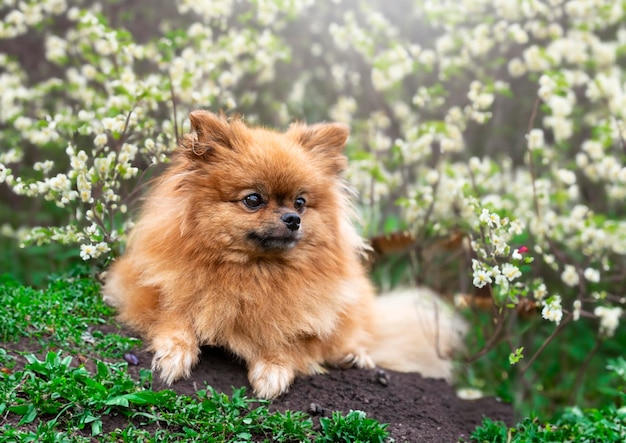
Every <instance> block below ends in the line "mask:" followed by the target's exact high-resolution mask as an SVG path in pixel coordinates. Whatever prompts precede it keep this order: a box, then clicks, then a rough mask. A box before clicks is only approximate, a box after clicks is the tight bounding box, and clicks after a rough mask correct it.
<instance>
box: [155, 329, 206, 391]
mask: <svg viewBox="0 0 626 443" xmlns="http://www.w3.org/2000/svg"><path fill="white" fill-rule="evenodd" d="M152 349H153V350H154V357H153V359H152V370H153V371H160V375H161V379H162V380H163V381H164V382H165V383H166V384H168V385H171V384H172V383H173V382H175V381H176V380H178V379H180V378H187V377H189V375H190V374H191V369H192V368H193V366H194V365H195V364H196V363H197V362H198V356H199V353H200V349H198V347H197V346H196V345H195V344H193V345H190V344H188V343H186V342H185V341H184V340H183V339H182V337H173V338H161V339H157V340H154V342H153V344H152Z"/></svg>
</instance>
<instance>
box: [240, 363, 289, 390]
mask: <svg viewBox="0 0 626 443" xmlns="http://www.w3.org/2000/svg"><path fill="white" fill-rule="evenodd" d="M294 378H295V372H294V370H293V369H292V368H290V367H287V366H283V365H279V364H275V363H269V362H267V361H257V362H255V363H254V364H252V365H251V366H250V369H249V371H248V380H249V381H250V384H251V385H252V389H253V390H254V393H255V395H257V396H258V397H260V398H266V399H273V398H276V397H278V396H279V395H280V394H283V393H285V392H287V391H288V390H289V386H290V385H291V382H292V381H293V379H294Z"/></svg>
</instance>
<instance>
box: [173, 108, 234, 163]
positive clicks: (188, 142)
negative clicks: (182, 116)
mask: <svg viewBox="0 0 626 443" xmlns="http://www.w3.org/2000/svg"><path fill="white" fill-rule="evenodd" d="M189 122H190V123H191V132H190V133H189V134H185V135H184V136H183V138H182V139H181V141H180V147H181V148H182V150H183V152H184V153H185V155H187V156H188V157H189V158H191V159H198V158H200V159H204V160H208V159H209V158H210V157H211V156H212V154H213V152H214V151H215V149H218V148H220V147H224V148H228V149H232V148H233V147H232V145H231V139H232V131H231V127H230V125H229V123H228V120H227V119H226V117H225V116H223V115H216V114H214V113H212V112H209V111H204V110H197V111H192V112H191V113H190V114H189Z"/></svg>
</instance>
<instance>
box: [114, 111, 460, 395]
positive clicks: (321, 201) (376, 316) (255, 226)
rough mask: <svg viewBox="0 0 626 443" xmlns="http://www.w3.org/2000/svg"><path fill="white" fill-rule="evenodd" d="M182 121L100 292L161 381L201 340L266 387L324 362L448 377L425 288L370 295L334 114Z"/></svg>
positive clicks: (443, 343)
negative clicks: (253, 123) (186, 130)
mask: <svg viewBox="0 0 626 443" xmlns="http://www.w3.org/2000/svg"><path fill="white" fill-rule="evenodd" d="M190 122H191V128H192V131H191V133H190V134H187V135H185V136H184V138H183V139H182V140H181V143H180V145H179V147H178V149H177V151H176V152H175V154H174V157H173V162H172V164H171V165H170V167H169V168H168V169H167V171H166V172H165V173H164V174H163V175H162V176H161V177H160V179H159V181H158V183H157V184H156V185H155V186H154V188H153V190H152V192H151V194H150V195H149V196H148V198H147V201H146V203H145V205H144V208H143V213H142V214H141V216H140V218H139V220H138V222H137V224H136V226H135V227H134V229H133V231H132V233H131V235H130V238H129V242H128V248H127V251H126V253H125V255H124V256H122V257H121V258H120V259H118V260H116V261H115V263H114V264H113V266H112V267H111V268H110V270H109V271H108V273H107V277H106V284H105V286H104V289H103V293H104V296H105V299H106V300H107V301H109V302H110V303H111V304H113V305H115V306H117V308H118V310H119V318H120V320H121V321H122V322H123V323H125V324H127V325H129V326H130V327H132V328H133V329H135V330H137V331H138V332H140V333H141V334H143V336H144V337H145V339H146V340H147V342H148V343H149V347H150V349H151V351H152V352H154V360H153V368H154V369H155V370H159V371H160V373H161V377H162V378H163V379H164V380H165V381H166V382H167V383H172V382H173V381H175V380H177V379H179V378H181V377H187V376H189V374H190V371H191V370H192V368H193V366H194V365H195V364H196V363H197V361H198V357H199V354H200V346H201V345H216V346H223V347H225V348H226V349H228V350H230V351H232V352H233V353H235V354H236V355H238V356H240V357H241V358H242V359H243V360H245V362H246V364H247V367H248V377H249V380H250V383H251V385H252V387H253V389H254V392H255V394H256V395H258V396H260V397H265V398H273V397H276V396H277V395H280V394H281V393H283V392H285V391H286V390H287V389H288V388H289V385H290V384H291V382H292V381H293V379H294V377H295V376H296V375H298V374H311V373H317V372H322V371H323V370H324V366H326V365H328V366H338V367H345V366H357V367H361V368H369V367H373V366H374V365H375V364H380V365H384V366H385V367H388V368H392V369H399V370H405V371H418V372H422V373H423V374H425V375H431V376H442V377H449V376H450V362H449V361H448V360H446V359H445V357H444V356H445V354H446V353H447V352H448V351H449V350H450V349H451V348H454V347H456V345H457V343H456V339H457V336H456V334H454V333H452V332H451V331H453V330H457V329H458V328H455V327H454V325H448V323H450V313H449V312H448V311H446V309H445V307H444V306H443V305H442V304H441V303H440V302H438V301H437V299H436V297H431V296H428V298H427V299H428V300H429V302H428V307H427V308H426V309H423V307H422V309H416V305H415V303H416V302H417V301H419V302H420V303H424V301H423V300H422V299H421V298H419V297H418V296H417V295H416V294H412V295H406V294H404V295H399V296H398V295H396V296H391V297H378V298H376V297H375V296H374V291H373V288H372V285H371V283H370V281H369V279H368V277H367V275H366V271H365V269H364V267H363V265H362V253H363V250H364V244H363V242H362V240H361V238H360V237H359V235H358V234H357V232H356V230H355V228H354V227H353V224H352V222H351V209H350V208H351V205H350V202H349V199H348V196H349V193H348V192H347V190H346V187H345V185H344V183H343V181H342V179H341V178H340V173H341V172H342V171H343V170H344V169H345V167H346V159H345V157H344V156H343V155H342V151H343V148H344V145H345V142H346V139H347V137H348V128H347V127H346V126H345V125H342V124H337V123H327V124H316V125H310V126H309V125H304V124H294V125H292V126H291V127H290V128H289V129H288V130H287V131H286V132H285V133H279V132H276V131H273V130H269V129H264V128H252V127H249V126H247V125H246V124H245V123H244V122H243V121H241V120H240V119H236V118H235V119H231V120H227V119H226V118H225V117H223V116H217V115H215V114H212V113H210V112H207V111H194V112H192V113H191V115H190ZM420 300H422V301H420ZM432 306H436V309H433V308H432ZM428 315H432V316H433V317H432V318H426V319H425V318H424V316H428ZM438 331H441V332H438ZM394 342H395V344H394ZM438 348H439V349H438Z"/></svg>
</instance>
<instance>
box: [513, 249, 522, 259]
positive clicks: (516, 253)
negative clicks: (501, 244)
mask: <svg viewBox="0 0 626 443" xmlns="http://www.w3.org/2000/svg"><path fill="white" fill-rule="evenodd" d="M511 258H512V259H513V260H522V259H523V258H524V256H522V254H521V253H520V252H519V249H514V250H513V254H511Z"/></svg>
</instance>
